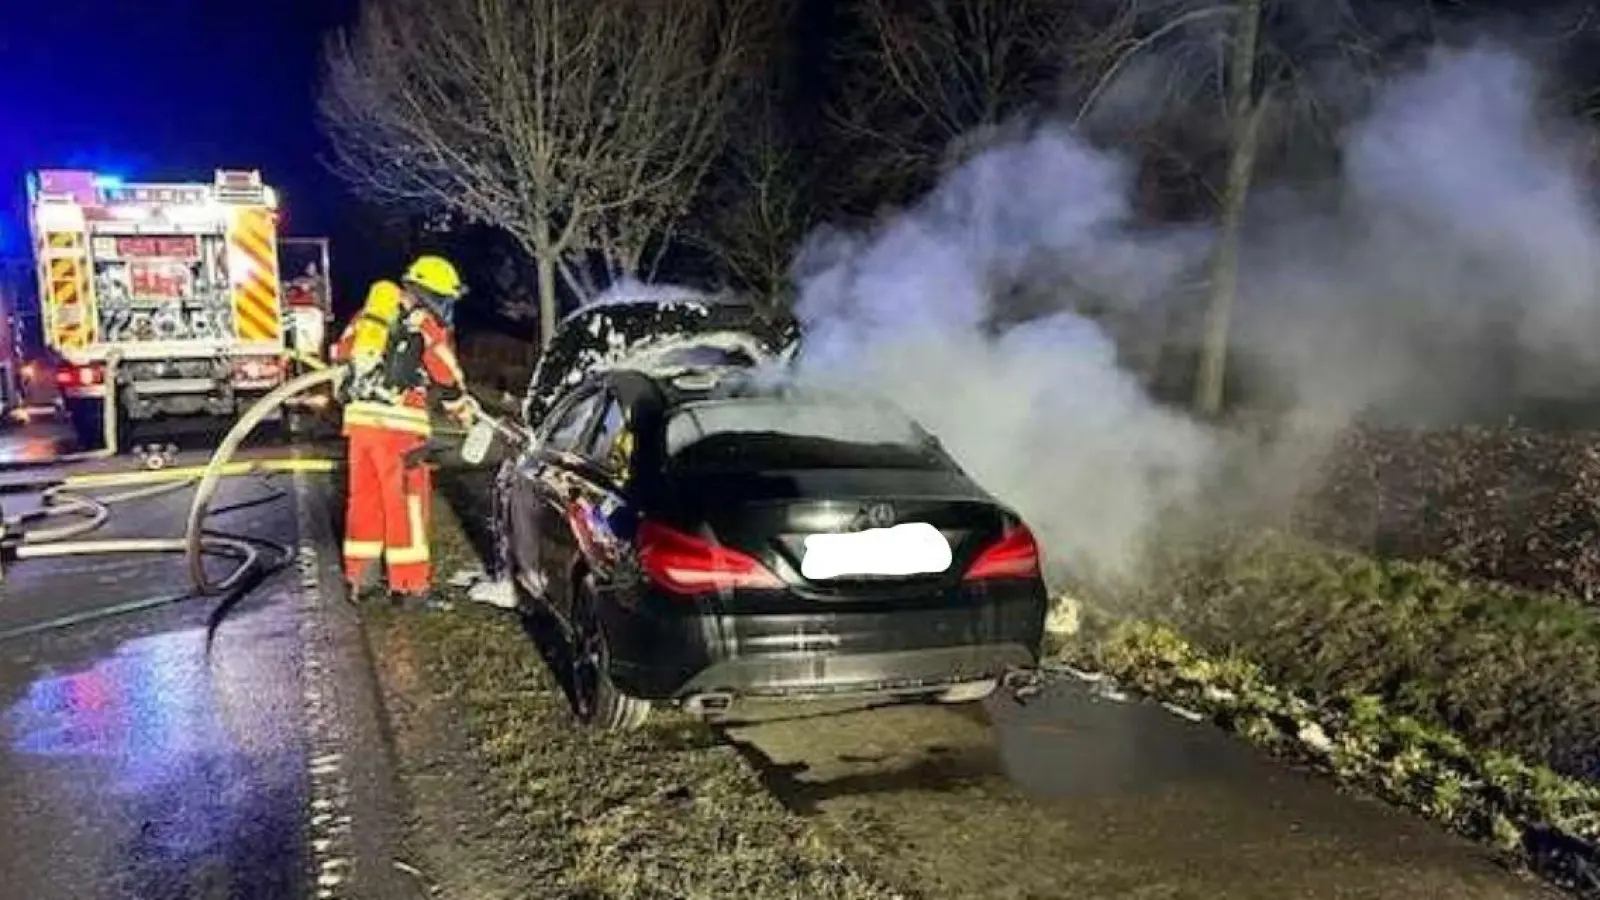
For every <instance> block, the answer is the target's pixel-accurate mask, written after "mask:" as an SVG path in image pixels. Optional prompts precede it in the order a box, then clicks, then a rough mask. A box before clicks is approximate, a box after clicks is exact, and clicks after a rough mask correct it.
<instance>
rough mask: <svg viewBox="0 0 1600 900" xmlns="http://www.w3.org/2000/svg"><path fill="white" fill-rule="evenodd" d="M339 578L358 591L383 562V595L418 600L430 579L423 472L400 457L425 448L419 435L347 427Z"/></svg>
mask: <svg viewBox="0 0 1600 900" xmlns="http://www.w3.org/2000/svg"><path fill="white" fill-rule="evenodd" d="M345 433H346V435H347V436H348V438H349V441H350V443H349V451H348V454H347V458H346V466H347V468H348V470H349V488H348V490H349V494H348V496H347V497H346V499H345V519H344V576H345V580H346V581H348V582H350V583H351V584H353V585H360V584H361V583H362V581H363V580H364V579H365V577H366V574H367V570H368V568H369V567H370V566H371V565H372V564H374V563H376V562H377V561H378V560H380V559H381V560H383V562H384V563H385V564H386V565H387V567H388V570H389V589H390V590H392V591H395V592H396V593H401V594H420V593H423V592H424V591H426V590H427V589H428V585H429V583H430V582H431V581H432V578H433V566H432V560H431V559H430V557H429V553H428V530H429V529H428V523H429V521H430V519H431V513H432V510H431V508H430V506H431V503H432V498H433V485H432V481H433V478H432V473H431V471H430V469H429V467H428V466H426V465H424V464H422V463H420V462H419V463H417V464H414V465H407V464H406V454H408V453H411V452H412V451H415V450H419V449H421V448H422V446H423V445H424V444H425V443H426V442H427V438H425V437H424V436H422V435H420V434H416V433H414V432H408V431H400V430H396V429H390V428H376V427H372V426H365V425H355V426H348V427H347V428H346V429H345Z"/></svg>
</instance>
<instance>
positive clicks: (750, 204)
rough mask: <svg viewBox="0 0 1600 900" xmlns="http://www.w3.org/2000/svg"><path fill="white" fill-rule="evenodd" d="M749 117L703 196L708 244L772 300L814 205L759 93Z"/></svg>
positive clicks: (738, 276) (789, 145)
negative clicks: (714, 183) (706, 206)
mask: <svg viewBox="0 0 1600 900" xmlns="http://www.w3.org/2000/svg"><path fill="white" fill-rule="evenodd" d="M748 122H749V124H748V125H747V126H746V129H747V130H746V134H745V136H744V137H743V138H742V139H741V140H740V141H739V143H738V145H737V146H736V147H734V148H731V152H730V153H729V154H728V155H727V157H726V159H725V162H724V164H723V166H722V172H721V177H720V178H719V179H718V188H719V189H718V190H717V191H716V192H715V193H714V194H713V195H712V196H711V197H710V198H708V199H709V200H710V204H711V205H712V206H713V208H712V209H711V210H710V211H709V218H710V223H709V227H708V231H709V234H708V237H709V240H708V244H709V246H710V249H711V251H712V253H713V255H714V256H715V257H716V259H717V261H718V262H720V263H721V264H722V266H723V267H725V268H726V269H727V270H728V272H729V274H731V275H732V276H733V278H734V279H735V280H736V281H737V282H739V283H740V284H741V285H742V286H744V287H747V288H750V289H751V290H753V291H755V292H756V293H758V294H759V295H761V296H762V297H763V298H766V299H768V300H771V299H773V298H776V297H778V296H779V295H780V294H781V292H782V290H783V287H784V285H785V284H786V282H787V280H788V275H789V266H790V263H791V262H792V261H793V257H794V252H795V248H796V247H797V246H799V244H800V242H801V240H803V239H804V238H805V235H806V232H807V231H808V230H809V229H810V227H811V225H812V224H813V222H814V216H813V207H812V204H811V198H810V197H809V196H808V193H807V190H806V188H807V182H806V173H805V171H804V169H803V166H802V164H801V160H800V159H799V153H798V151H797V149H796V147H795V145H794V143H793V141H792V140H791V139H790V137H789V135H788V134H787V133H786V130H785V129H784V127H783V125H782V122H781V119H780V116H779V115H778V112H777V111H776V110H774V109H773V108H772V103H771V101H770V100H769V99H767V98H764V97H763V98H757V100H756V103H755V105H754V107H753V108H752V109H751V114H750V117H749V120H748Z"/></svg>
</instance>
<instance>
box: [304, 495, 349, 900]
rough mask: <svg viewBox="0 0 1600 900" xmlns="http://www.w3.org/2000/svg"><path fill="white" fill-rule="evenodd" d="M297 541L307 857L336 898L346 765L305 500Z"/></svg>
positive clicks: (321, 896) (344, 857) (345, 850)
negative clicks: (329, 693)
mask: <svg viewBox="0 0 1600 900" xmlns="http://www.w3.org/2000/svg"><path fill="white" fill-rule="evenodd" d="M294 486H295V493H296V495H297V496H299V497H304V496H306V495H307V493H308V491H309V489H310V485H308V484H307V483H306V476H305V475H303V474H300V473H296V474H295V476H294ZM296 516H297V518H298V522H297V525H298V530H299V534H300V541H299V545H298V547H297V548H296V550H297V552H296V554H295V565H296V567H297V568H298V569H299V571H300V604H301V610H300V612H301V616H300V634H301V648H302V651H303V653H304V657H303V663H302V668H303V672H302V679H303V681H304V686H303V696H304V699H305V708H304V713H305V722H306V733H307V737H308V740H309V742H310V746H309V748H308V752H307V760H306V775H307V779H308V781H309V784H310V798H309V800H310V803H309V804H308V805H309V809H308V810H307V812H308V814H309V825H308V830H309V833H308V835H307V837H308V839H309V843H310V846H311V863H312V866H313V867H314V870H315V871H316V873H317V894H316V896H317V900H340V898H342V897H344V896H345V893H344V890H345V887H344V886H345V878H346V874H345V873H346V872H347V871H348V870H349V868H350V865H351V849H350V836H351V832H352V825H353V822H352V819H351V816H350V815H349V813H348V812H347V807H348V802H349V798H350V780H349V776H348V772H347V769H346V759H347V757H346V755H345V752H344V751H345V747H344V743H343V739H342V735H341V734H340V729H339V727H338V722H337V721H336V716H335V715H334V714H333V713H332V710H331V709H330V707H331V705H332V704H331V702H330V698H329V697H328V696H327V688H328V682H327V680H326V679H327V675H328V673H329V672H330V671H331V669H332V666H331V665H330V659H329V656H328V653H329V649H328V647H327V644H326V641H325V640H324V639H323V635H322V634H321V631H320V629H319V628H318V627H317V616H318V615H319V611H318V609H317V605H318V604H319V603H320V602H321V597H320V588H321V585H322V577H321V571H322V560H321V555H320V554H319V553H318V552H317V547H316V542H315V541H314V540H313V539H312V537H311V536H312V535H314V534H315V533H316V531H315V529H314V528H313V527H312V522H311V519H310V515H309V512H308V510H307V507H306V504H304V503H300V504H298V508H297V511H296Z"/></svg>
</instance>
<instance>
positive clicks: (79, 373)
mask: <svg viewBox="0 0 1600 900" xmlns="http://www.w3.org/2000/svg"><path fill="white" fill-rule="evenodd" d="M102 380H104V372H103V370H102V369H101V368H100V367H99V366H98V365H88V366H70V365H64V366H62V367H61V368H59V369H57V370H56V384H58V385H60V386H61V387H93V386H95V385H97V384H99V383H100V382H101V381H102Z"/></svg>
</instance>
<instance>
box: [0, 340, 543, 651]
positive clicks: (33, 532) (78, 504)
mask: <svg viewBox="0 0 1600 900" xmlns="http://www.w3.org/2000/svg"><path fill="white" fill-rule="evenodd" d="M301 361H302V362H303V363H305V364H306V365H307V366H308V367H309V368H311V371H309V372H305V373H303V374H301V375H299V376H296V377H295V378H292V379H290V380H289V381H287V382H285V383H283V384H282V385H279V386H278V387H277V388H275V389H273V390H272V391H271V392H269V393H268V394H267V395H266V396H264V397H262V398H261V399H260V400H258V401H256V402H255V403H254V404H252V405H251V406H250V408H249V409H247V410H246V411H245V413H244V415H242V416H240V417H239V420H238V421H237V422H235V423H234V425H233V426H232V427H231V428H230V429H229V430H228V433H227V434H226V435H225V436H224V437H223V439H222V442H221V443H220V444H219V445H218V446H217V449H216V450H215V451H214V452H213V453H212V455H211V458H210V460H209V461H208V462H207V464H206V466H205V468H204V470H203V472H202V473H201V474H200V476H199V477H198V479H197V478H195V477H193V476H189V477H174V473H169V472H163V471H152V472H130V473H122V474H118V475H115V476H111V477H110V478H109V479H108V480H109V481H110V482H111V483H114V484H121V485H133V487H132V488H131V489H129V490H124V491H121V492H119V493H115V494H110V495H100V496H91V495H89V494H86V493H84V492H82V490H79V489H71V488H69V487H68V486H67V485H66V484H56V485H52V486H51V487H48V488H46V489H45V490H44V492H43V493H42V494H41V497H40V506H39V508H38V509H35V510H30V511H28V512H25V513H22V514H20V515H17V516H13V517H7V518H0V560H3V559H4V557H6V556H9V557H10V558H12V559H16V560H24V559H45V558H52V557H64V556H78V555H95V554H124V553H182V554H184V555H185V558H186V562H187V565H188V570H189V578H190V582H191V586H192V588H193V593H192V594H190V595H189V596H197V595H198V596H215V595H218V594H226V593H229V592H232V591H235V590H237V589H238V588H239V587H240V586H241V585H243V584H245V583H246V582H247V580H248V579H249V578H251V577H252V576H254V575H256V574H261V573H262V571H263V570H262V565H261V563H262V553H263V550H265V549H269V548H270V549H272V550H274V551H276V555H278V556H280V557H281V558H280V559H279V560H278V561H277V564H278V565H282V564H284V563H287V562H288V561H289V560H290V559H291V558H292V556H293V551H292V550H290V549H289V548H287V547H281V546H278V545H275V544H272V543H271V542H268V541H261V540H258V539H254V538H250V539H246V538H243V537H238V536H233V535H224V534H219V533H216V532H212V531H209V530H207V529H206V527H205V522H206V519H207V518H208V517H209V516H210V515H211V514H212V510H211V502H212V500H213V498H214V496H215V494H216V491H217V488H218V487H219V486H220V484H221V480H222V478H223V477H224V476H226V475H235V474H252V473H260V474H266V473H269V472H271V471H274V470H280V469H284V468H294V467H293V466H283V465H281V464H275V463H272V462H270V461H267V462H255V463H242V464H235V463H233V462H232V459H233V456H234V454H235V453H236V452H238V450H239V448H240V446H241V445H242V444H243V443H244V441H245V440H246V439H247V438H248V437H249V436H250V433H251V432H252V431H254V430H255V429H256V427H258V426H259V425H260V424H261V423H262V422H263V421H265V420H266V419H267V417H269V416H271V415H272V414H273V413H274V412H276V411H278V410H279V409H280V408H281V407H282V406H283V405H284V404H285V403H286V402H287V401H288V400H289V399H290V398H292V397H295V396H297V395H299V394H302V393H305V392H307V391H311V390H314V389H316V388H318V387H321V386H323V385H328V384H336V383H337V382H339V381H340V380H341V379H342V378H343V377H345V375H346V373H347V371H348V368H347V367H346V366H337V367H327V366H325V365H324V364H322V363H321V361H320V360H316V359H314V358H310V357H306V358H302V360H301ZM115 365H116V361H115V360H114V359H113V360H108V363H107V373H108V377H107V379H106V380H107V382H108V384H114V383H115V382H114V381H113V380H112V378H111V376H112V375H113V374H114V373H115ZM113 404H114V399H113V398H112V397H111V396H110V394H109V393H108V397H107V404H106V406H107V408H106V413H105V438H106V447H105V448H104V449H101V450H94V451H88V452H85V453H78V454H73V455H72V456H70V457H67V458H65V460H66V461H77V460H83V459H100V458H105V457H107V456H110V455H112V453H113V452H114V449H115V447H116V440H117V425H116V410H115V409H114V406H113ZM478 425H479V426H480V427H475V428H474V429H473V431H472V432H469V436H468V440H467V446H466V447H464V448H463V455H464V456H465V457H467V458H468V460H469V461H475V460H474V457H477V460H479V461H481V458H482V455H483V453H484V452H485V451H486V445H487V442H488V441H489V440H490V439H491V438H492V434H498V435H500V436H502V437H504V438H506V439H507V440H510V441H512V442H522V441H524V440H526V435H525V433H524V432H522V431H521V430H520V429H518V428H516V427H514V426H512V425H509V424H508V423H506V422H504V421H502V420H500V419H497V418H494V417H492V416H489V415H487V414H486V413H484V412H483V411H482V408H481V407H479V408H478ZM474 448H475V449H474ZM191 485H194V486H195V493H194V497H193V499H192V500H191V501H190V505H189V512H188V518H187V522H186V527H185V530H184V534H183V536H182V537H150V538H99V539H83V536H84V535H86V534H89V533H90V532H93V531H95V530H97V529H98V528H100V527H101V526H102V525H104V524H105V523H106V521H107V520H108V519H109V518H110V516H111V507H113V506H115V505H116V504H119V503H125V502H130V501H134V500H143V499H148V498H151V497H156V496H161V495H164V494H167V493H172V492H176V491H179V490H182V489H184V488H187V487H189V486H191ZM62 517H71V518H73V519H74V521H71V522H69V523H67V524H64V525H59V526H56V527H53V528H33V529H27V528H25V526H26V525H28V524H30V523H33V522H38V521H43V520H49V519H55V518H62ZM218 556H221V557H226V558H230V559H233V560H236V561H237V564H236V565H235V567H234V568H233V569H232V571H230V572H229V573H228V574H227V575H226V576H224V577H222V578H220V579H217V580H213V579H212V576H211V575H210V574H209V573H208V572H207V571H206V559H207V557H218ZM75 621H76V620H75Z"/></svg>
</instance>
